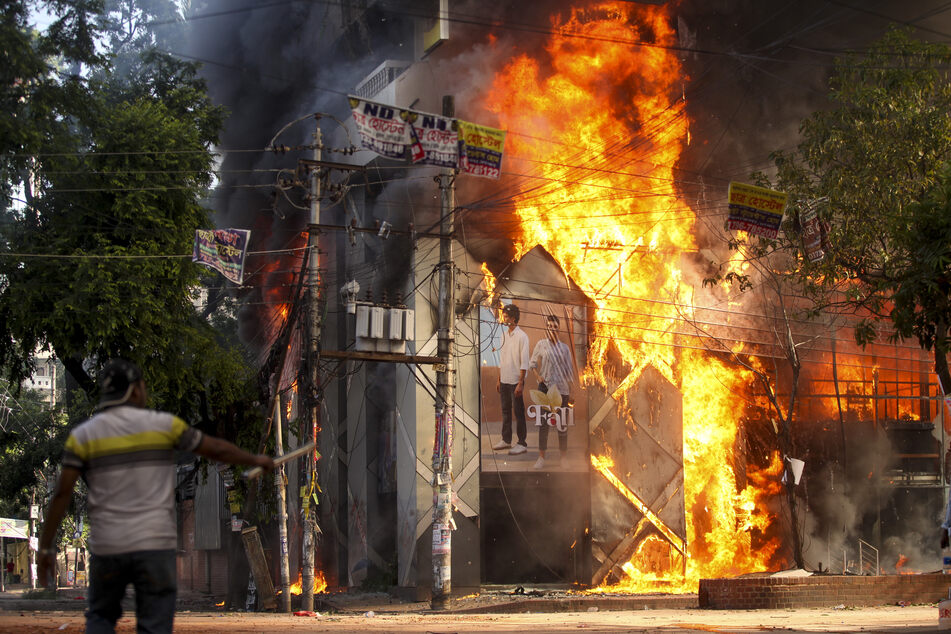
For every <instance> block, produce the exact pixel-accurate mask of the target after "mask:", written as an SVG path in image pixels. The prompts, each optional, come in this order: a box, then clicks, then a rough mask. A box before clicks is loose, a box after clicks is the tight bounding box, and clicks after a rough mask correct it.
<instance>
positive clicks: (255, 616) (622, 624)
mask: <svg viewBox="0 0 951 634" xmlns="http://www.w3.org/2000/svg"><path fill="white" fill-rule="evenodd" d="M31 595H32V596H36V597H40V596H42V595H40V594H34V593H31V592H30V591H29V590H28V589H27V588H26V587H25V586H24V587H14V588H10V589H9V590H8V591H7V592H4V593H0V631H29V632H56V631H62V630H70V631H72V630H79V629H81V628H82V627H83V623H84V618H83V614H82V610H83V609H84V607H85V604H86V602H85V589H84V588H67V589H61V590H59V591H58V592H57V593H56V596H55V597H50V598H32V597H31ZM215 601H220V599H218V598H216V597H211V596H208V595H201V594H194V593H185V594H183V595H182V596H180V597H179V608H178V612H177V614H176V617H175V619H176V620H175V630H176V632H228V633H229V634H235V633H238V632H271V631H282V632H291V631H307V632H352V631H369V632H374V631H379V632H418V631H429V632H434V633H439V634H450V633H455V634H461V633H463V632H465V633H472V634H475V633H476V632H517V633H519V634H524V632H527V631H535V632H546V633H549V632H565V633H567V632H577V631H579V630H583V631H585V632H611V633H615V632H642V633H645V634H646V633H648V632H658V631H662V632H665V633H666V634H671V633H675V632H676V633H680V632H684V633H690V632H701V631H704V632H722V633H729V634H734V633H736V634H739V633H749V632H755V631H777V630H781V631H783V632H789V633H792V632H803V633H806V632H864V633H868V632H882V633H888V634H906V633H915V634H920V633H924V632H935V631H937V628H938V609H937V605H935V604H920V605H885V606H877V607H864V608H855V607H851V606H837V607H829V608H787V609H777V610H701V609H699V608H698V607H697V596H696V595H660V594H657V595H607V594H594V595H584V594H575V593H571V592H569V591H567V590H565V589H564V588H552V587H543V586H540V587H531V586H525V587H524V588H523V589H519V588H517V587H516V588H513V587H509V586H505V587H503V586H488V587H483V588H482V591H481V592H480V593H479V594H477V595H470V596H467V597H461V598H457V599H454V600H453V602H452V605H451V608H450V609H449V610H445V611H433V610H431V609H430V607H429V603H426V602H408V601H401V600H399V599H397V598H395V597H393V596H391V595H389V594H387V593H344V592H338V593H330V594H320V595H317V596H316V597H315V611H314V612H312V613H309V614H306V613H305V614H301V615H299V616H298V615H293V614H284V613H274V612H269V613H265V612H259V613H247V612H226V611H225V610H224V609H223V608H218V607H216V606H215ZM127 603H128V605H125V604H124V608H125V610H124V611H125V615H124V616H123V618H122V620H121V621H120V622H119V627H118V630H117V631H119V632H123V633H125V632H133V631H134V608H133V606H132V602H131V598H130V599H127ZM295 609H297V607H296V605H295ZM24 628H25V629H24Z"/></svg>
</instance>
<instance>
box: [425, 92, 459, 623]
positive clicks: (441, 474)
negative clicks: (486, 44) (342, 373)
mask: <svg viewBox="0 0 951 634" xmlns="http://www.w3.org/2000/svg"><path fill="white" fill-rule="evenodd" d="M455 110H456V108H455V102H454V100H453V97H452V96H451V95H447V96H444V97H443V100H442V113H443V116H446V117H454V116H455V114H456V112H455ZM455 176H456V175H455V170H453V169H451V168H446V169H443V170H442V172H441V173H440V175H439V179H438V180H439V191H440V194H441V210H440V211H441V217H442V219H441V222H440V234H441V237H440V239H439V301H438V322H437V327H438V330H437V344H436V350H437V356H438V357H440V358H441V359H442V364H443V365H441V366H437V371H436V437H435V441H434V443H433V499H434V504H433V597H432V601H431V607H432V609H434V610H443V609H446V608H447V607H449V597H450V594H451V592H452V524H453V522H452V427H453V418H454V416H453V386H454V384H455V370H454V368H453V358H452V357H453V338H454V337H453V335H454V333H453V330H454V329H453V321H454V319H453V312H454V306H455V299H454V290H455V288H454V287H455V283H454V280H453V254H452V231H453V218H452V214H453V208H454V207H455Z"/></svg>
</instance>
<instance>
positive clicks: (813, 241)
mask: <svg viewBox="0 0 951 634" xmlns="http://www.w3.org/2000/svg"><path fill="white" fill-rule="evenodd" d="M799 224H800V225H802V248H803V251H804V252H805V255H806V259H808V260H809V261H810V262H818V261H820V260H821V259H822V258H824V257H825V255H826V251H827V250H828V246H827V244H826V228H825V226H824V225H823V224H822V221H821V220H819V213H818V211H816V207H815V205H809V206H807V207H806V209H804V210H802V211H801V212H800V213H799Z"/></svg>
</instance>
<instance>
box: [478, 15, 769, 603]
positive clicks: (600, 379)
mask: <svg viewBox="0 0 951 634" xmlns="http://www.w3.org/2000/svg"><path fill="white" fill-rule="evenodd" d="M553 26H554V32H555V33H556V34H555V35H554V36H553V37H552V38H551V39H550V41H549V43H548V45H547V47H546V51H545V56H544V59H535V58H533V57H530V56H529V55H522V56H519V57H517V58H515V59H513V60H512V61H511V62H510V63H509V64H508V65H506V66H505V68H504V69H503V70H501V71H500V72H499V73H498V75H497V76H496V78H495V81H494V83H493V86H492V89H491V91H490V93H489V96H488V99H487V104H486V105H487V109H488V110H489V111H491V112H494V113H495V114H496V115H497V116H498V120H499V123H500V125H501V127H503V128H505V129H507V130H509V131H510V133H509V137H508V139H507V140H506V162H507V165H508V170H509V171H511V172H515V173H519V174H523V175H529V176H530V178H529V179H526V181H527V183H528V184H526V185H525V186H524V188H523V190H522V193H521V194H520V195H519V196H518V197H517V199H516V201H515V209H516V214H517V216H518V218H519V220H520V222H521V224H520V230H521V235H520V236H518V239H517V255H518V256H519V257H520V256H521V255H522V254H524V253H526V252H527V251H528V250H529V249H531V248H533V247H534V246H536V245H542V246H543V247H544V248H545V249H546V250H547V251H548V252H549V253H550V254H551V255H552V256H553V257H554V258H555V259H556V261H557V262H558V263H559V264H560V265H561V267H562V268H563V269H564V270H565V272H566V273H567V274H568V275H570V276H571V278H572V279H573V280H574V281H575V282H576V283H577V284H578V285H579V286H580V287H581V289H582V290H584V291H585V293H586V294H587V295H588V297H590V298H591V299H592V301H593V302H594V304H595V310H596V314H595V320H594V323H593V324H592V325H591V329H592V330H593V333H592V334H593V343H592V346H591V349H590V352H589V358H588V367H587V369H586V371H585V380H586V381H587V382H588V383H589V384H592V383H597V384H600V385H602V386H606V387H609V386H610V387H612V388H613V387H615V386H614V385H612V384H613V383H614V382H615V381H617V380H620V379H622V378H623V377H613V378H612V377H610V376H605V374H604V372H603V368H604V366H605V361H607V360H608V356H609V353H610V352H611V351H612V350H616V351H617V353H619V354H620V356H621V357H622V358H623V359H624V361H625V362H626V364H627V365H628V366H629V367H631V368H633V369H634V372H633V373H632V374H631V376H632V377H633V378H636V375H637V374H638V373H639V371H640V369H643V368H644V367H645V366H646V365H647V364H652V365H653V366H654V367H656V368H657V369H658V370H660V371H661V372H662V373H663V374H664V375H665V376H667V377H668V378H669V379H670V380H671V381H672V382H673V383H674V384H675V385H678V386H679V387H680V389H681V392H682V394H683V403H684V410H683V418H684V463H685V464H684V479H685V504H686V509H687V561H686V565H684V562H683V559H682V556H681V555H680V553H678V552H676V548H674V549H670V548H667V547H665V546H663V545H662V544H661V545H658V540H656V539H649V540H646V541H645V542H643V543H642V544H640V546H639V547H638V551H637V552H636V553H635V554H634V556H633V557H632V559H631V561H630V562H628V564H626V565H625V566H624V570H625V571H626V573H627V575H628V578H627V579H625V580H624V581H622V582H621V583H620V584H619V585H618V586H615V587H612V588H611V590H614V591H617V590H626V591H657V590H666V591H680V592H685V591H695V590H696V588H697V584H698V581H699V579H700V578H701V577H714V576H723V575H726V574H736V573H741V572H748V571H753V570H763V569H764V568H765V567H766V565H767V562H768V561H769V559H770V557H772V556H773V554H774V552H775V550H776V548H775V546H774V547H768V548H762V547H754V546H753V545H752V542H751V533H752V532H753V531H754V530H761V531H762V530H765V529H766V528H767V527H768V526H769V524H770V522H772V520H773V518H772V516H771V515H770V514H769V513H768V512H766V511H765V508H766V505H765V504H764V503H762V502H761V501H760V500H759V496H768V495H769V494H770V493H771V492H770V490H769V487H767V486H765V485H766V484H767V483H768V482H775V480H776V476H777V475H778V474H779V472H780V471H781V469H782V463H781V462H780V461H779V458H778V456H774V457H773V458H772V463H771V467H770V469H768V474H767V475H763V476H762V478H760V480H756V478H755V477H754V478H752V479H751V480H750V482H751V483H750V484H749V485H747V486H746V488H742V487H738V483H737V479H736V474H735V471H734V460H733V454H734V445H735V443H736V439H737V429H738V417H739V413H738V412H739V411H740V410H741V408H742V401H741V399H740V397H739V396H738V394H740V393H742V392H744V391H745V390H744V386H745V385H747V384H749V383H750V382H751V380H752V377H751V376H750V375H747V374H743V373H741V372H738V371H737V369H736V368H735V367H726V366H725V365H723V364H722V363H721V362H720V361H718V360H717V359H716V358H713V357H711V356H710V355H709V354H706V353H704V352H703V351H702V350H699V349H697V348H699V346H697V344H696V340H693V341H689V342H685V340H684V339H683V337H678V335H677V334H676V331H677V330H678V328H677V326H680V325H682V324H683V319H684V317H685V316H687V317H689V315H690V313H691V308H690V307H691V306H692V301H693V288H692V287H691V286H690V285H688V284H686V283H685V282H684V281H683V275H682V272H681V254H682V253H684V252H689V251H695V250H696V246H695V241H694V237H693V229H694V223H695V215H694V213H693V211H692V210H691V209H690V207H689V206H688V205H687V204H686V203H685V202H684V201H683V200H682V199H681V197H680V196H679V195H678V193H677V191H676V189H675V171H674V166H675V165H676V164H677V162H678V160H679V157H680V153H681V150H682V149H683V147H684V145H685V144H686V143H687V142H688V141H689V122H688V118H687V116H686V113H685V109H684V105H685V104H684V99H683V96H682V95H683V94H684V91H683V82H685V81H686V78H685V77H684V75H683V72H682V69H681V65H680V63H679V61H678V59H677V57H676V56H675V54H674V53H673V52H672V49H671V48H670V45H672V44H675V34H674V32H673V29H672V28H671V26H670V24H669V18H668V16H667V15H666V13H665V8H664V7H658V6H643V5H635V4H633V3H626V2H614V3H610V2H607V3H602V4H598V5H597V6H594V7H589V8H587V9H585V10H573V11H572V12H571V14H570V15H569V16H567V17H566V18H561V17H558V18H555V19H553ZM637 42H639V43H641V44H637ZM513 132H514V133H513ZM592 465H593V467H594V468H595V469H596V470H598V471H599V472H600V473H601V474H602V475H603V476H604V477H605V478H607V479H608V481H610V482H612V483H614V484H615V486H616V487H618V483H617V482H614V480H616V478H614V479H612V476H611V472H610V467H609V466H608V465H610V458H608V457H606V456H592ZM753 475H754V476H755V475H756V474H755V473H754V474H753ZM621 486H623V485H621ZM618 488H619V491H621V493H622V494H624V491H623V490H621V488H620V487H618ZM741 488H742V490H740V489H741ZM625 495H626V494H625ZM628 499H630V496H628ZM632 503H634V502H633V501H632ZM670 544H671V545H673V544H674V542H670ZM665 548H667V550H666V551H665ZM662 552H666V554H664V555H663V556H661V554H660V553H662ZM659 561H663V562H664V563H663V565H658V562H659ZM685 571H686V574H685Z"/></svg>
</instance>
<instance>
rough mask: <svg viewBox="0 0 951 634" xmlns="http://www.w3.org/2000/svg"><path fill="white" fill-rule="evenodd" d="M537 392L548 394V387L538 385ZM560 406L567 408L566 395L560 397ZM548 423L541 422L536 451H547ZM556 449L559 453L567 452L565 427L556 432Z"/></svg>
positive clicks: (566, 430)
mask: <svg viewBox="0 0 951 634" xmlns="http://www.w3.org/2000/svg"><path fill="white" fill-rule="evenodd" d="M538 391H539V392H544V393H545V394H548V386H547V385H545V384H544V383H539V384H538ZM561 406H562V407H568V395H567V394H562V395H561ZM548 427H549V425H548V422H547V421H542V426H541V427H539V428H538V450H539V451H545V450H546V449H548ZM558 449H559V450H560V451H561V453H565V452H566V451H568V428H567V427H565V431H559V432H558Z"/></svg>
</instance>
